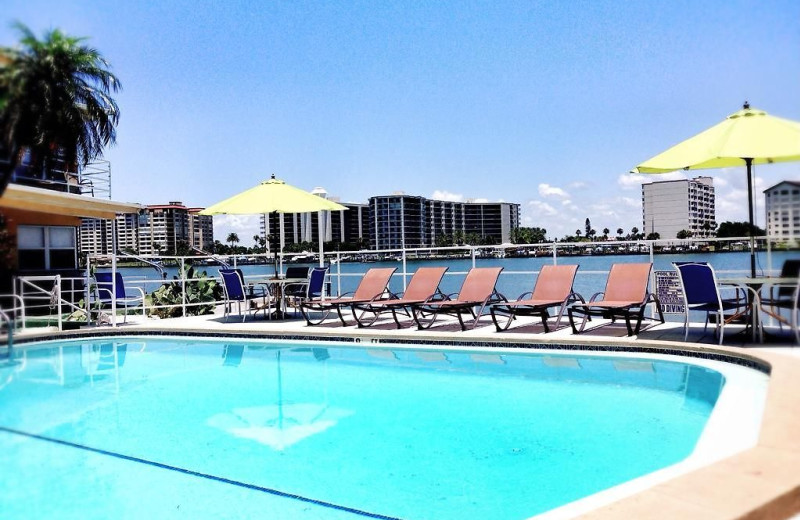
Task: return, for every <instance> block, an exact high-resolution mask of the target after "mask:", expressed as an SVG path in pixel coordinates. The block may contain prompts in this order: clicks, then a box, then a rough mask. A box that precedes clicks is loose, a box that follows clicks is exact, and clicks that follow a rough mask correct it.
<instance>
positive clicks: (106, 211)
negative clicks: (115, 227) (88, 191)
mask: <svg viewBox="0 0 800 520" xmlns="http://www.w3.org/2000/svg"><path fill="white" fill-rule="evenodd" d="M0 208H12V209H20V210H25V211H36V212H39V213H47V214H50V215H63V216H70V217H87V218H89V217H91V218H103V219H114V218H115V217H116V215H117V213H138V212H139V210H140V209H142V208H144V206H142V205H141V204H135V203H133V202H116V201H113V200H108V199H98V198H94V197H86V196H83V195H75V194H73V193H64V192H61V191H54V190H45V189H42V188H33V187H31V186H22V185H20V184H9V185H8V187H7V188H6V191H4V192H3V196H2V197H0Z"/></svg>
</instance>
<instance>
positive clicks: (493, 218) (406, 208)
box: [369, 194, 519, 249]
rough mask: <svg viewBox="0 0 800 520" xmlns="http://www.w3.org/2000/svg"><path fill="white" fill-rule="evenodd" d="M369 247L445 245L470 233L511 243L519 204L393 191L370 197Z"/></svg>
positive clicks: (485, 240)
mask: <svg viewBox="0 0 800 520" xmlns="http://www.w3.org/2000/svg"><path fill="white" fill-rule="evenodd" d="M369 208H370V226H371V229H370V247H372V248H373V249H400V248H415V247H433V246H437V245H439V246H441V245H449V244H451V243H452V241H453V237H455V236H457V235H462V236H464V237H467V236H469V235H474V236H477V237H478V238H479V240H480V241H481V242H483V243H494V244H501V243H508V242H511V231H512V230H513V229H516V228H518V227H519V204H513V203H508V202H449V201H441V200H429V199H426V198H425V197H420V196H414V195H405V194H394V195H382V196H378V197H371V198H370V199H369Z"/></svg>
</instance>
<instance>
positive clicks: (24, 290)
mask: <svg viewBox="0 0 800 520" xmlns="http://www.w3.org/2000/svg"><path fill="white" fill-rule="evenodd" d="M70 279H71V280H74V279H73V278H70ZM63 280H65V278H63V277H62V276H61V275H58V274H57V275H51V276H18V277H16V283H15V284H14V296H15V297H16V298H18V299H19V300H20V302H21V306H22V309H23V315H22V316H23V321H24V320H25V313H26V309H27V310H28V311H31V310H36V309H43V308H48V309H49V310H50V311H51V312H50V313H49V314H48V315H51V314H52V313H53V311H54V312H55V314H56V323H57V326H58V330H63V328H64V327H63V323H64V316H63V314H62V308H63V307H67V308H68V309H72V310H73V311H79V310H81V308H80V307H78V306H77V305H75V304H74V303H72V302H71V301H69V300H67V299H65V298H64V297H63V296H64V294H63V293H64V291H63V290H62V281H63ZM43 282H44V283H43ZM45 284H47V285H50V284H52V288H51V289H47V288H45V287H44V285H45ZM38 302H47V303H38ZM27 314H28V315H30V312H28V313H27Z"/></svg>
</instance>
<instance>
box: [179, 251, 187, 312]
mask: <svg viewBox="0 0 800 520" xmlns="http://www.w3.org/2000/svg"><path fill="white" fill-rule="evenodd" d="M185 263H186V259H185V258H184V257H181V271H180V272H181V311H182V313H183V316H184V317H185V316H186V271H185V270H184V267H186V265H185Z"/></svg>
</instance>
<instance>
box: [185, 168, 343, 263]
mask: <svg viewBox="0 0 800 520" xmlns="http://www.w3.org/2000/svg"><path fill="white" fill-rule="evenodd" d="M346 209H347V207H345V206H342V205H341V204H337V203H336V202H333V201H331V200H328V199H324V198H322V197H319V196H317V195H313V194H311V193H309V192H307V191H304V190H301V189H300V188H296V187H294V186H292V185H290V184H286V183H285V182H284V181H282V180H280V179H276V178H275V174H272V176H271V177H270V179H269V180H266V181H263V182H261V183H260V184H259V185H258V186H255V187H254V188H250V189H249V190H245V191H243V192H241V193H239V194H237V195H234V196H233V197H229V198H227V199H225V200H223V201H221V202H217V203H216V204H214V205H212V206H209V207H207V208H206V209H204V210H203V211H201V212H200V214H201V215H259V214H263V215H265V216H266V215H268V214H269V213H311V212H314V211H319V212H322V211H342V210H346ZM319 223H320V225H318V226H317V228H318V231H319V261H320V265H322V264H323V257H322V253H323V251H322V243H323V235H322V225H321V223H322V215H320V219H319ZM280 234H281V249H282V248H283V221H281V229H280Z"/></svg>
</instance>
